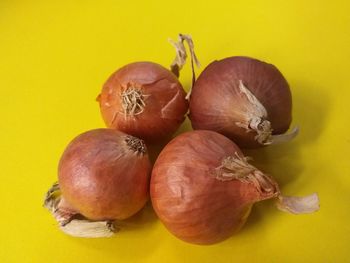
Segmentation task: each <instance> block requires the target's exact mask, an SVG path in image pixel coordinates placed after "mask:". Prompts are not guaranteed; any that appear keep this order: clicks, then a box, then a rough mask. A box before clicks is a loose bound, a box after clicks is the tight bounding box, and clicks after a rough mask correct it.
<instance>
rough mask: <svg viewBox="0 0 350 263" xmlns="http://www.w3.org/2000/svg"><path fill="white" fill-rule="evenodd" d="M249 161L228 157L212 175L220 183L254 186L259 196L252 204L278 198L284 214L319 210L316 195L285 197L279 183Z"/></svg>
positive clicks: (240, 157)
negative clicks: (229, 182)
mask: <svg viewBox="0 0 350 263" xmlns="http://www.w3.org/2000/svg"><path fill="white" fill-rule="evenodd" d="M248 159H249V158H247V157H244V156H243V157H242V156H240V155H239V154H238V153H237V152H236V154H235V155H234V156H228V157H226V158H225V159H224V160H223V161H222V163H221V165H220V166H218V167H217V168H215V169H214V171H213V173H212V174H213V175H214V177H215V178H216V179H217V180H220V181H230V180H239V181H241V182H243V183H248V184H252V185H253V186H254V188H255V190H256V191H257V193H258V194H257V196H256V197H255V200H250V201H251V202H258V201H262V200H265V199H270V198H276V197H277V208H278V209H279V210H281V211H284V212H288V213H292V214H308V213H313V212H315V211H318V210H319V208H320V206H319V198H318V195H317V194H316V193H314V194H311V195H308V196H303V197H296V196H284V195H282V194H281V192H280V190H279V187H278V184H277V182H276V181H275V180H274V179H273V178H272V177H271V176H269V175H266V174H264V173H263V172H261V171H259V170H258V169H257V168H255V167H254V166H253V165H251V164H249V163H248Z"/></svg>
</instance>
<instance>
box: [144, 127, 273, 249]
mask: <svg viewBox="0 0 350 263" xmlns="http://www.w3.org/2000/svg"><path fill="white" fill-rule="evenodd" d="M227 156H241V157H243V154H242V153H241V151H240V150H239V148H238V147H237V146H236V145H235V144H234V143H233V142H232V141H230V140H229V139H227V138H226V137H224V136H223V135H221V134H218V133H216V132H212V131H200V130H197V131H191V132H187V133H183V134H181V135H179V136H178V137H176V138H175V139H173V140H172V141H171V142H170V143H169V144H168V145H167V146H166V147H165V148H164V149H163V151H162V152H161V154H160V155H159V157H158V159H157V161H156V163H155V165H154V168H153V171H152V177H151V187H150V193H151V200H152V204H153V207H154V209H155V211H156V213H157V215H158V216H159V218H160V220H161V221H162V222H163V223H164V225H165V226H166V227H167V229H168V230H169V231H170V232H171V233H173V234H174V235H175V236H177V237H178V238H180V239H182V240H184V241H187V242H190V243H195V244H213V243H217V242H220V241H222V240H224V239H226V238H228V237H230V236H231V235H232V234H233V233H234V232H236V231H237V230H239V229H240V227H241V226H242V225H243V224H244V223H245V221H246V219H247V217H248V215H249V212H250V209H251V206H252V204H253V203H254V202H257V201H260V200H262V199H267V198H270V196H267V195H265V196H263V195H262V194H261V193H260V192H259V191H258V189H257V187H256V186H255V185H254V184H253V183H252V182H249V181H240V180H228V181H222V180H218V179H217V178H215V169H216V168H217V167H219V166H220V165H221V164H222V161H223V160H224V159H225V158H226V157H227Z"/></svg>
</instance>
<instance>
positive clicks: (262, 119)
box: [236, 80, 299, 145]
mask: <svg viewBox="0 0 350 263" xmlns="http://www.w3.org/2000/svg"><path fill="white" fill-rule="evenodd" d="M238 87H239V91H240V93H241V94H242V95H244V96H242V99H244V100H246V102H245V105H246V109H245V119H244V120H242V121H240V122H236V125H237V126H238V127H241V128H244V129H245V130H246V131H247V132H251V131H253V132H255V133H256V135H255V137H254V139H255V140H256V141H257V142H258V143H260V144H261V145H269V144H278V143H283V142H287V141H289V140H291V139H293V138H294V137H296V136H297V135H298V131H299V129H298V128H297V127H296V128H294V129H293V130H292V131H291V132H289V133H286V134H278V135H272V132H273V129H272V125H271V122H270V121H269V120H268V119H267V118H268V114H267V111H266V109H265V107H264V105H262V103H261V102H260V101H259V100H258V98H257V97H255V95H254V94H253V93H252V92H251V91H250V90H249V89H248V88H247V87H246V86H245V85H244V84H243V81H242V80H239V85H238Z"/></svg>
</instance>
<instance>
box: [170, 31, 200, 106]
mask: <svg viewBox="0 0 350 263" xmlns="http://www.w3.org/2000/svg"><path fill="white" fill-rule="evenodd" d="M178 39H179V40H178V41H177V42H176V41H173V40H172V39H169V42H170V43H171V44H172V45H173V46H174V48H175V51H176V56H175V59H174V61H173V62H172V63H171V65H170V70H171V72H172V73H174V75H175V76H176V77H178V78H179V76H180V70H181V69H182V67H183V66H184V65H185V64H186V60H187V52H186V48H185V45H184V43H185V42H186V43H187V45H188V48H189V51H190V54H191V70H192V87H193V86H194V83H195V81H196V74H195V70H194V66H195V65H196V66H197V68H199V67H200V63H199V60H198V58H197V56H196V53H195V52H194V44H193V40H192V37H191V36H190V35H186V34H179V38H178ZM192 87H191V89H190V90H189V92H188V93H187V95H186V99H187V100H188V99H189V98H190V96H191V90H192Z"/></svg>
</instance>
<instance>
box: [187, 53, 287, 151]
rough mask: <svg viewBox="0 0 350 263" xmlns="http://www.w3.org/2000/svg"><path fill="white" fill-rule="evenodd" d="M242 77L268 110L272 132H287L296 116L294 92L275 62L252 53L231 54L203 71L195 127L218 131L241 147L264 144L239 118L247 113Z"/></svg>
mask: <svg viewBox="0 0 350 263" xmlns="http://www.w3.org/2000/svg"><path fill="white" fill-rule="evenodd" d="M239 81H242V82H243V84H244V85H245V86H246V87H247V88H248V89H249V90H250V92H251V93H253V95H255V97H256V98H257V99H258V100H259V101H260V102H261V104H262V105H263V106H264V107H265V109H266V111H267V114H268V116H267V120H268V121H270V123H271V128H272V134H283V133H285V132H286V131H287V130H288V128H289V126H290V124H291V120H292V96H291V92H290V89H289V85H288V83H287V81H286V79H285V78H284V77H283V75H282V74H281V72H280V71H279V70H278V69H277V68H276V67H275V66H274V65H272V64H268V63H265V62H263V61H259V60H257V59H253V58H249V57H238V56H237V57H229V58H225V59H222V60H219V61H214V62H212V63H211V64H209V65H208V66H207V67H206V69H205V70H204V71H203V72H202V73H201V74H200V76H199V77H198V79H197V81H196V82H195V85H194V87H193V89H192V93H191V98H190V119H191V123H192V127H193V128H194V129H204V130H213V131H217V132H219V133H221V134H223V135H225V136H227V137H229V138H231V139H232V140H234V141H235V143H237V144H238V145H239V146H240V147H244V148H256V147H261V146H263V145H262V144H261V143H258V142H257V141H256V139H255V138H254V137H255V136H256V133H255V132H254V131H250V132H247V130H245V129H244V128H242V127H239V126H237V124H236V122H239V121H242V115H243V114H244V113H245V108H244V107H245V105H244V101H242V100H241V99H240V97H241V96H244V95H243V94H242V93H241V92H240V90H239Z"/></svg>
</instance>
